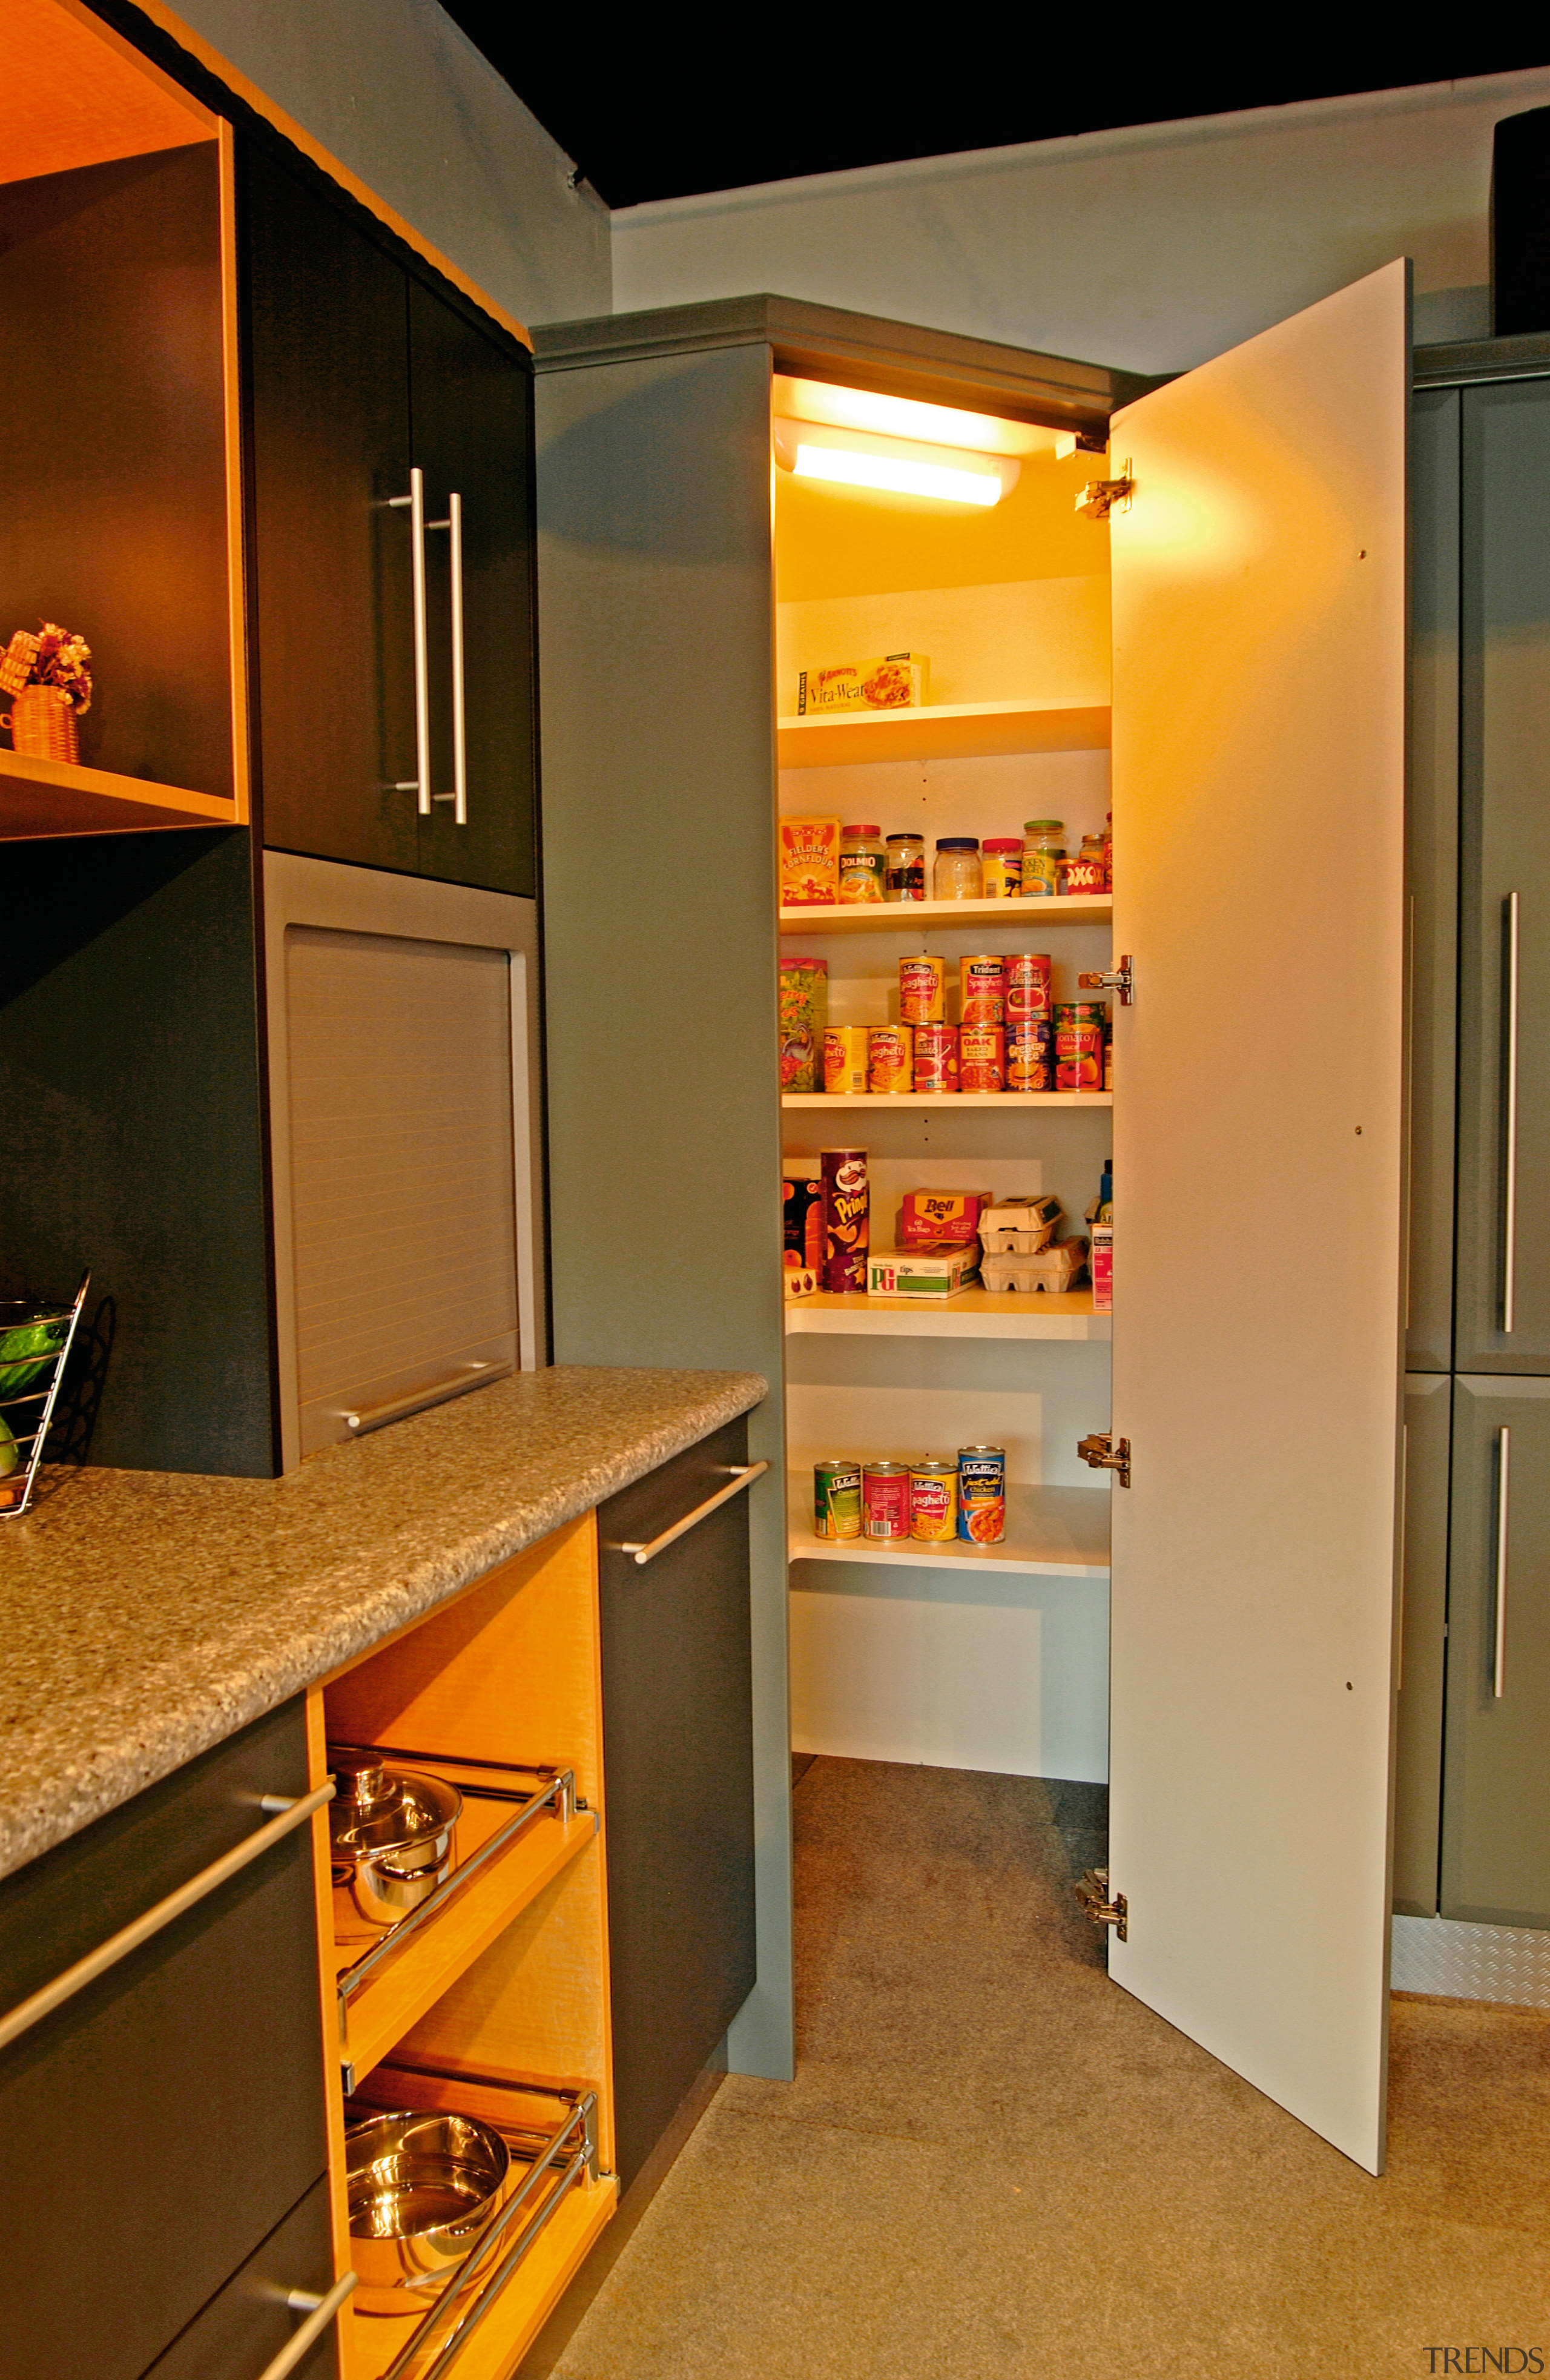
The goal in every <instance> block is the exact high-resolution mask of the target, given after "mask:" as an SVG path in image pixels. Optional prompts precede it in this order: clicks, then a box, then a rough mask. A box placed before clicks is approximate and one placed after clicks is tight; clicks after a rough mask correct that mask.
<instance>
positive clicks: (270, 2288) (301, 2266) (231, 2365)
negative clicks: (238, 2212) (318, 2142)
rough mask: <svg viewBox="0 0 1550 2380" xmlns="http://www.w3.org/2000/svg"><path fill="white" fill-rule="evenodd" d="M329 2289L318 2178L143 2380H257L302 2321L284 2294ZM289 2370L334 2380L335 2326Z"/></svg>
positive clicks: (323, 2190)
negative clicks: (298, 2203)
mask: <svg viewBox="0 0 1550 2380" xmlns="http://www.w3.org/2000/svg"><path fill="white" fill-rule="evenodd" d="M332 2288H333V2226H332V2224H331V2223H330V2220H329V2198H328V2180H327V2178H326V2176H325V2178H324V2179H323V2180H321V2181H318V2182H314V2183H313V2185H312V2188H311V2189H310V2190H309V2192H308V2193H307V2195H306V2197H305V2198H304V2199H303V2200H302V2202H301V2204H300V2205H299V2206H297V2207H293V2208H292V2210H291V2212H290V2214H289V2215H287V2216H286V2217H285V2221H284V2222H283V2223H281V2224H277V2225H276V2227H275V2228H274V2229H273V2230H272V2232H271V2233H270V2235H269V2238H268V2239H267V2240H265V2241H264V2243H263V2246H262V2247H261V2248H260V2249H258V2250H257V2251H256V2253H254V2254H253V2255H251V2256H249V2257H248V2261H247V2263H246V2264H245V2265H243V2266H242V2268H241V2270H240V2271H239V2272H236V2273H234V2274H233V2275H232V2277H231V2279H230V2280H229V2281H228V2282H227V2283H226V2286H225V2288H224V2289H222V2290H221V2291H220V2292H219V2294H218V2295H217V2296H215V2297H214V2298H212V2301H211V2302H210V2303H209V2305H207V2306H206V2307H205V2309H204V2312H203V2313H201V2314H200V2315H198V2316H197V2317H196V2319H195V2320H194V2321H193V2322H191V2323H190V2324H189V2325H188V2329H187V2330H186V2331H184V2332H183V2333H182V2334H181V2336H180V2337H179V2338H176V2339H175V2340H174V2341H173V2343H172V2345H171V2346H170V2347H169V2348H168V2350H167V2351H166V2353H165V2354H164V2355H159V2356H158V2357H157V2359H156V2361H155V2362H154V2363H153V2364H152V2365H151V2370H150V2371H149V2372H148V2373H147V2374H146V2375H145V2380H263V2374H265V2373H266V2372H267V2371H268V2370H269V2368H270V2366H271V2364H272V2362H273V2361H274V2358H275V2357H276V2356H277V2355H280V2354H282V2353H283V2352H284V2351H285V2348H286V2347H287V2346H288V2345H289V2344H290V2342H291V2340H292V2339H293V2338H295V2337H296V2334H297V2330H298V2329H299V2328H300V2326H301V2324H302V2322H303V2321H304V2320H305V2318H306V2317H305V2315H304V2314H302V2313H298V2312H296V2311H294V2310H293V2309H292V2307H291V2306H289V2305H288V2304H287V2303H286V2300H287V2299H288V2298H289V2296H290V2294H291V2292H292V2291H293V2290H302V2291H306V2292H307V2293H309V2295H311V2296H313V2297H326V2296H327V2294H328V2292H329V2290H330V2289H332ZM292 2368H293V2370H294V2372H295V2374H296V2380H339V2330H338V2325H337V2323H332V2324H330V2325H329V2327H328V2329H327V2330H325V2331H324V2333H323V2335H322V2337H321V2338H320V2339H319V2340H318V2341H317V2342H316V2344H315V2345H314V2346H313V2347H312V2348H310V2349H309V2350H308V2352H307V2354H306V2355H304V2356H303V2358H302V2360H301V2362H299V2363H297V2364H296V2365H294V2366H293V2367H292Z"/></svg>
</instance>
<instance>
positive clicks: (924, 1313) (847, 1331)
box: [786, 1296, 1114, 1345]
mask: <svg viewBox="0 0 1550 2380" xmlns="http://www.w3.org/2000/svg"><path fill="white" fill-rule="evenodd" d="M1023 1304H1024V1305H1025V1306H1026V1308H1027V1311H1026V1312H1025V1313H1019V1314H1008V1313H1004V1312H1001V1311H998V1312H996V1313H994V1314H987V1313H985V1312H984V1311H983V1310H976V1309H975V1308H974V1307H968V1308H962V1307H959V1306H958V1305H957V1301H956V1300H954V1299H951V1298H950V1299H949V1300H948V1301H947V1303H946V1304H945V1305H927V1304H926V1302H925V1300H924V1299H922V1300H918V1301H916V1300H911V1301H910V1303H909V1304H908V1305H885V1304H883V1303H881V1302H880V1301H879V1303H878V1304H877V1305H871V1306H867V1307H866V1308H862V1307H859V1306H833V1305H816V1304H814V1303H813V1302H811V1301H810V1300H808V1299H806V1298H793V1299H792V1300H790V1301H789V1302H788V1304H787V1305H786V1336H787V1338H788V1339H794V1338H854V1339H1022V1340H1029V1339H1042V1340H1053V1341H1061V1340H1065V1341H1069V1342H1072V1343H1073V1344H1079V1345H1090V1344H1092V1343H1093V1342H1099V1341H1106V1340H1109V1339H1112V1337H1113V1335H1114V1329H1113V1324H1114V1318H1113V1316H1112V1315H1111V1314H1107V1313H1105V1314H1041V1313H1040V1312H1039V1308H1040V1306H1041V1305H1043V1304H1044V1300H1043V1298H1042V1297H1039V1296H1033V1297H1028V1298H1025V1299H1024V1300H1023Z"/></svg>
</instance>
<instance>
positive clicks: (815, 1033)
mask: <svg viewBox="0 0 1550 2380" xmlns="http://www.w3.org/2000/svg"><path fill="white" fill-rule="evenodd" d="M828 1023H829V962H828V960H827V959H782V960H781V1089H782V1090H783V1091H816V1090H817V1088H818V1074H819V1069H820V1067H821V1065H822V1063H823V1043H824V1031H825V1027H826V1026H827V1025H828Z"/></svg>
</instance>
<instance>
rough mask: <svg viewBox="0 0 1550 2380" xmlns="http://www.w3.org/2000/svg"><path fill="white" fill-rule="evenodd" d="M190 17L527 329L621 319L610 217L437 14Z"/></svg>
mask: <svg viewBox="0 0 1550 2380" xmlns="http://www.w3.org/2000/svg"><path fill="white" fill-rule="evenodd" d="M178 14H179V16H180V17H181V18H182V19H183V22H184V23H185V24H186V25H187V26H188V28H189V30H191V31H192V32H195V33H197V34H199V35H200V36H201V37H202V38H203V39H204V40H205V41H207V42H210V43H211V44H212V46H213V48H215V49H216V50H218V51H219V52H220V54H221V55H222V57H224V59H226V60H227V61H228V62H229V64H230V65H232V66H233V67H236V69H237V70H238V72H239V73H241V74H244V75H246V76H247V77H248V79H250V80H251V81H252V82H255V83H256V84H257V85H258V86H259V89H260V91H264V92H266V93H267V94H268V96H269V97H270V98H271V99H272V100H273V101H274V102H275V103H277V104H278V105H279V106H281V107H283V108H284V109H285V111H286V113H287V115H292V116H294V117H295V118H296V121H297V123H298V124H299V125H301V126H302V127H303V128H304V129H305V130H307V131H308V132H309V133H310V134H311V135H312V137H313V139H314V140H320V141H321V143H322V144H323V146H324V148H326V149H328V150H329V151H330V152H332V153H333V155H334V156H335V157H337V158H338V160H339V162H340V164H343V165H347V166H348V167H349V168H350V170H351V172H352V173H354V174H358V175H359V176H360V178H361V180H362V181H363V182H365V183H366V185H367V186H368V188H370V189H373V190H375V191H377V192H378V193H379V195H380V196H381V197H382V198H384V199H385V200H387V201H388V203H389V205H390V206H393V207H394V208H396V209H397V211H398V212H399V213H400V214H401V215H403V216H404V218H405V219H406V222H408V223H411V224H413V225H415V226H416V227H417V229H418V230H419V231H421V232H423V233H424V235H425V237H426V238H427V239H429V240H430V241H431V242H432V243H433V244H434V245H435V246H436V247H438V248H440V249H442V252H443V253H444V254H445V255H446V256H448V257H450V258H451V260H452V261H453V262H454V264H456V265H458V266H460V267H461V268H462V270H463V271H464V272H465V273H468V274H469V275H470V276H471V278H472V279H473V280H475V281H476V282H478V285H479V286H480V287H481V288H483V289H487V290H488V291H489V292H490V296H491V297H493V298H495V299H497V300H498V302H499V303H500V304H501V305H503V306H504V307H505V308H506V310H507V311H508V312H510V313H513V314H515V316H516V318H517V320H518V322H563V321H565V320H568V319H570V318H572V317H574V316H576V315H580V314H606V313H607V311H608V310H609V306H610V302H611V301H610V273H609V228H608V210H607V209H606V208H605V207H604V206H603V204H602V202H601V200H599V198H597V197H596V196H595V194H594V193H593V192H592V191H590V190H588V189H585V188H583V189H572V188H570V186H569V179H568V177H569V175H570V171H571V164H570V160H569V158H568V157H566V156H565V154H564V152H563V150H561V149H560V148H559V147H558V146H557V144H556V143H555V142H554V141H553V140H551V139H550V137H549V134H548V133H547V132H546V131H545V130H544V129H543V127H542V126H541V125H540V124H539V122H538V119H537V118H536V117H535V116H533V115H529V113H528V111H527V108H525V107H524V106H523V104H522V102H521V101H520V100H519V99H518V98H516V96H515V93H514V92H513V91H511V90H510V89H509V88H508V86H507V85H506V84H505V83H504V82H503V80H502V79H501V77H500V76H499V75H498V74H497V73H496V72H495V70H494V68H493V67H490V66H489V65H487V64H486V62H485V60H484V59H483V58H482V57H481V56H480V55H479V53H478V51H477V50H476V49H475V48H474V46H473V44H472V42H469V41H468V40H467V39H466V36H465V35H464V34H463V33H461V32H460V31H459V30H458V29H457V27H456V26H455V25H454V23H453V21H452V18H450V17H449V16H447V15H446V13H445V11H444V10H442V8H439V7H438V6H436V0H178Z"/></svg>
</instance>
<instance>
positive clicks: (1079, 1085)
mask: <svg viewBox="0 0 1550 2380" xmlns="http://www.w3.org/2000/svg"><path fill="white" fill-rule="evenodd" d="M1106 1021H1107V1011H1106V1010H1105V1007H1104V1004H1103V1002H1102V1001H1101V1000H1078V1001H1071V1002H1060V1004H1059V1005H1058V1006H1057V1008H1056V1010H1055V1088H1056V1089H1057V1090H1058V1091H1101V1090H1102V1088H1103V1028H1104V1025H1105V1023H1106Z"/></svg>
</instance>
